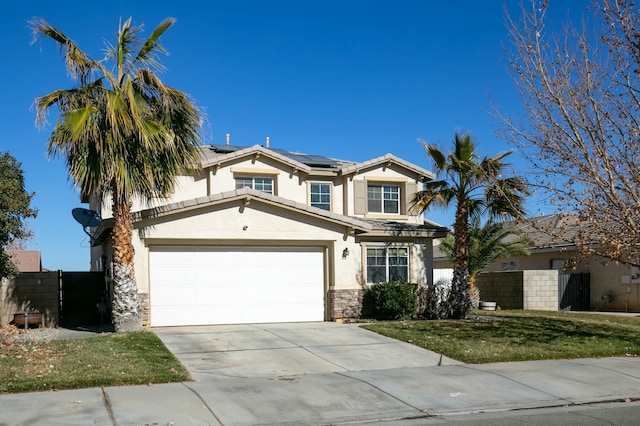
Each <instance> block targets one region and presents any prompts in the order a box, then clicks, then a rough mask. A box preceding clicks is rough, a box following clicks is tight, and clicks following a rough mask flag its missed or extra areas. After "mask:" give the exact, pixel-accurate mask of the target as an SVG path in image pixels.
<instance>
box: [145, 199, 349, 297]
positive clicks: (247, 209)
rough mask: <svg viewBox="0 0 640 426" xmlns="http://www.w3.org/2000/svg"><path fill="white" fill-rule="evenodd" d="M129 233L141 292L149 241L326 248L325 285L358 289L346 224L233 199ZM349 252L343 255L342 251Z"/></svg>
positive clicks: (161, 243) (162, 219)
mask: <svg viewBox="0 0 640 426" xmlns="http://www.w3.org/2000/svg"><path fill="white" fill-rule="evenodd" d="M136 227H137V228H138V231H144V239H142V238H141V235H140V233H139V232H135V233H134V248H135V252H136V277H137V280H138V288H139V290H140V291H141V292H147V291H148V289H149V264H148V259H149V247H150V246H153V245H176V246H185V245H214V246H215V245H217V246H231V245H245V246H260V245H262V246H286V245H305V246H318V247H326V249H327V251H326V253H327V256H328V259H327V260H328V262H327V265H328V269H329V271H328V273H327V279H328V282H327V286H328V287H329V286H331V287H335V288H359V287H360V282H361V281H360V275H361V274H360V273H358V271H359V270H360V269H361V265H360V259H359V256H358V253H359V251H360V248H359V245H358V244H356V243H355V240H354V237H353V236H352V235H349V233H348V229H347V227H346V226H343V225H341V224H331V223H327V222H326V221H325V220H323V219H319V218H313V217H310V216H307V215H303V214H300V213H297V212H293V211H289V210H286V209H282V208H279V207H276V206H271V205H268V204H265V203H263V202H260V201H259V200H252V201H251V202H250V203H249V205H245V204H244V201H242V200H237V201H233V202H229V203H225V204H223V205H218V206H213V207H209V208H205V209H198V210H194V211H192V212H187V213H182V214H178V215H170V216H167V217H164V218H159V219H153V220H145V221H143V222H141V223H139V224H137V225H136ZM345 248H347V249H349V253H350V254H349V255H348V256H346V257H345V258H343V257H342V253H343V250H344V249H345Z"/></svg>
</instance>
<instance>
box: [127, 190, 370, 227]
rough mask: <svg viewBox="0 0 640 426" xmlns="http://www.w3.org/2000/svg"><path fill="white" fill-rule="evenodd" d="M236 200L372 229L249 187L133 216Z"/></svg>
mask: <svg viewBox="0 0 640 426" xmlns="http://www.w3.org/2000/svg"><path fill="white" fill-rule="evenodd" d="M234 200H245V202H250V201H251V200H259V201H262V202H266V203H269V204H272V205H277V206H280V207H283V208H286V209H290V210H294V211H298V212H300V213H303V214H306V215H309V216H315V217H319V218H322V219H325V220H328V221H330V222H334V223H338V224H341V225H344V226H348V227H350V228H354V229H355V230H359V231H368V230H370V229H371V225H370V224H369V223H368V222H366V221H364V220H361V219H358V218H353V217H350V216H344V215H340V214H337V213H333V212H329V211H326V210H323V209H320V208H317V207H312V206H309V205H307V204H303V203H298V202H296V201H292V200H288V199H286V198H282V197H278V196H275V195H271V194H267V193H265V192H261V191H257V190H255V189H251V188H248V187H244V188H240V189H236V190H233V191H227V192H222V193H217V194H213V195H209V196H207V197H200V198H195V199H191V200H185V201H180V202H177V203H172V204H167V205H165V206H159V207H154V208H149V209H145V210H141V211H138V212H135V213H133V215H132V217H133V220H134V221H140V220H144V219H150V218H156V217H161V216H167V215H170V214H174V213H177V212H182V211H187V210H193V209H197V208H201V207H204V206H210V205H214V204H220V203H223V202H229V201H234Z"/></svg>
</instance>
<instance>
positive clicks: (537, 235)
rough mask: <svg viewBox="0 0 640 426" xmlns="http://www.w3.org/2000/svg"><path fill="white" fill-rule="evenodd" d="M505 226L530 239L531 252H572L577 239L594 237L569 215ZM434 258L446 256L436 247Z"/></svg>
mask: <svg viewBox="0 0 640 426" xmlns="http://www.w3.org/2000/svg"><path fill="white" fill-rule="evenodd" d="M505 225H511V226H514V227H515V228H516V229H518V230H519V231H520V232H521V234H522V236H524V237H527V238H529V240H530V241H531V248H530V251H531V252H544V251H563V250H572V249H575V241H576V237H578V236H580V235H581V236H588V235H591V236H592V235H593V234H592V233H591V231H590V226H589V225H588V224H586V223H584V222H582V223H581V222H579V221H578V219H577V217H576V216H575V215H572V214H567V213H563V214H553V215H548V216H538V217H532V218H527V219H521V220H514V221H508V222H505ZM508 238H515V237H514V236H510V237H508ZM433 257H434V258H435V259H440V258H445V257H446V256H445V255H444V253H442V251H441V250H440V248H439V246H438V245H434V247H433Z"/></svg>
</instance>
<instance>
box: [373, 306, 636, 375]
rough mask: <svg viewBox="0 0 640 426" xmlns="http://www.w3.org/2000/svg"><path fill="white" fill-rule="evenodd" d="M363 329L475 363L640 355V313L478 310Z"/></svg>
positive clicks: (382, 324) (376, 324)
mask: <svg viewBox="0 0 640 426" xmlns="http://www.w3.org/2000/svg"><path fill="white" fill-rule="evenodd" d="M477 315H481V316H477ZM485 315H487V316H488V315H490V317H485ZM362 327H363V328H366V329H368V330H371V331H375V332H376V333H380V334H383V335H385V336H389V337H393V338H395V339H398V340H403V341H405V342H409V343H412V344H414V345H417V346H420V347H423V348H425V349H429V350H431V351H434V352H437V353H440V354H443V355H445V356H447V357H450V358H454V359H457V360H459V361H463V362H466V363H471V364H481V363H487V362H505V361H527V360H540V359H569V358H593V357H607V356H638V355H640V318H636V317H622V316H614V315H600V314H582V313H569V312H542V311H495V312H486V311H474V312H472V315H471V316H470V319H467V320H438V321H408V322H386V323H374V324H366V325H362Z"/></svg>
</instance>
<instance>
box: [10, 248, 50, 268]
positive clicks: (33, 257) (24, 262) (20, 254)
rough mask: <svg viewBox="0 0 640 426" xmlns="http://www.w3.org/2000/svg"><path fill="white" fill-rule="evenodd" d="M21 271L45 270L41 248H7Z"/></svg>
mask: <svg viewBox="0 0 640 426" xmlns="http://www.w3.org/2000/svg"><path fill="white" fill-rule="evenodd" d="M5 253H6V254H7V255H8V256H9V257H10V258H11V261H12V262H13V264H14V265H15V266H16V268H17V269H18V271H19V272H43V271H46V270H44V269H42V260H41V259H40V250H5Z"/></svg>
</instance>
